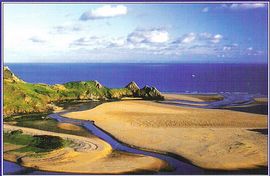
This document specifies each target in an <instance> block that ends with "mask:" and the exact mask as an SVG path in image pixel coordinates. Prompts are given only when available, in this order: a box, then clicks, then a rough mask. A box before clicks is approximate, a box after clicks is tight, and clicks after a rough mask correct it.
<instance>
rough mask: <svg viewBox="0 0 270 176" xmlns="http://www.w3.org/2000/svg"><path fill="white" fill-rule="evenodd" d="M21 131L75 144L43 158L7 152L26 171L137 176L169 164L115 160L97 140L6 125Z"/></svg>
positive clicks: (130, 157)
mask: <svg viewBox="0 0 270 176" xmlns="http://www.w3.org/2000/svg"><path fill="white" fill-rule="evenodd" d="M18 129H21V130H23V133H25V134H30V135H44V134H46V135H54V136H60V137H62V138H64V139H68V140H71V141H72V142H73V144H71V146H69V147H65V148H62V149H58V150H54V151H52V152H48V153H46V154H43V155H42V157H37V156H36V157H33V156H31V155H27V153H21V152H20V153H19V152H17V153H16V152H6V153H5V154H4V159H5V160H9V161H13V162H16V159H17V158H18V157H22V163H21V164H22V165H23V166H26V167H35V168H36V169H39V170H45V171H54V172H67V173H84V174H120V173H127V172H136V171H139V170H142V169H143V170H146V171H158V170H160V169H163V168H166V167H167V166H168V165H167V163H165V162H164V161H162V160H160V159H157V158H153V157H149V156H144V155H135V154H128V153H125V152H121V153H119V152H118V156H113V155H112V153H115V152H116V153H117V151H113V150H112V148H111V146H110V145H109V144H108V143H106V142H105V141H103V140H101V139H99V138H97V137H92V138H86V137H81V136H75V135H69V134H62V133H54V132H48V131H42V130H37V129H31V128H25V127H17V126H12V125H7V124H5V125H4V130H5V131H12V130H18ZM4 147H5V148H6V149H5V150H6V151H7V150H8V149H10V148H18V147H15V146H12V144H11V145H10V144H5V146H4ZM22 147H23V146H22ZM36 155H37V154H36Z"/></svg>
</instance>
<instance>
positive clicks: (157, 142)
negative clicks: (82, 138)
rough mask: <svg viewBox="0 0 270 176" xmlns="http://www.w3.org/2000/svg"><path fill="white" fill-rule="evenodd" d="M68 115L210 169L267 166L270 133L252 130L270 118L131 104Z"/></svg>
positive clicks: (111, 104) (262, 126) (264, 125)
mask: <svg viewBox="0 0 270 176" xmlns="http://www.w3.org/2000/svg"><path fill="white" fill-rule="evenodd" d="M165 97H166V95H165ZM178 98H180V97H178ZM167 99H168V96H167ZM188 100H191V99H190V97H188ZM192 101H200V102H202V101H204V100H199V99H198V100H197V99H194V97H193V98H192ZM64 116H66V117H69V118H74V119H84V120H94V121H95V124H96V125H97V126H99V127H100V128H102V129H103V130H105V131H107V132H109V133H110V134H111V135H113V136H114V137H116V138H117V139H118V140H120V141H122V142H124V143H127V144H129V145H132V146H136V147H139V148H144V149H148V150H153V151H159V152H165V153H166V152H168V153H174V154H176V155H179V156H182V157H184V158H186V159H188V160H189V161H190V162H192V163H193V164H194V165H197V166H199V167H202V168H205V169H220V170H236V169H252V168H257V167H258V166H267V135H264V134H261V133H259V132H256V131H251V129H266V128H267V115H260V114H251V113H244V112H236V111H230V110H221V109H202V108H191V107H179V106H178V107H177V106H174V105H167V104H160V103H156V102H152V101H142V100H130V101H119V102H108V103H104V104H102V105H99V106H97V107H96V108H94V109H91V110H86V111H80V112H71V113H67V114H65V115H64Z"/></svg>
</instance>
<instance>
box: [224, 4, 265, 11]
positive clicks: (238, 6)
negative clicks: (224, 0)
mask: <svg viewBox="0 0 270 176" xmlns="http://www.w3.org/2000/svg"><path fill="white" fill-rule="evenodd" d="M221 7H222V8H228V9H231V10H248V9H258V8H264V7H266V3H233V4H222V5H221Z"/></svg>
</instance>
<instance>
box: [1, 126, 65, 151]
mask: <svg viewBox="0 0 270 176" xmlns="http://www.w3.org/2000/svg"><path fill="white" fill-rule="evenodd" d="M3 136H4V143H10V144H15V145H22V146H23V147H21V148H19V149H16V150H14V151H13V152H35V153H41V152H49V151H52V150H55V149H58V148H62V147H64V146H67V145H69V144H70V141H67V140H64V139H62V138H60V137H58V136H49V135H35V136H31V135H27V134H23V133H22V131H21V130H14V131H11V132H4V134H3Z"/></svg>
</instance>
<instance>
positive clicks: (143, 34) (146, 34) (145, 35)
mask: <svg viewBox="0 0 270 176" xmlns="http://www.w3.org/2000/svg"><path fill="white" fill-rule="evenodd" d="M168 40H169V33H168V32H167V31H166V30H164V29H159V28H154V29H147V30H143V29H137V30H135V31H134V32H132V33H131V34H129V35H128V37H127V41H128V42H130V43H133V44H138V43H165V42H167V41H168Z"/></svg>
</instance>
